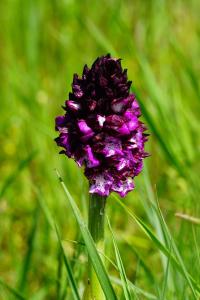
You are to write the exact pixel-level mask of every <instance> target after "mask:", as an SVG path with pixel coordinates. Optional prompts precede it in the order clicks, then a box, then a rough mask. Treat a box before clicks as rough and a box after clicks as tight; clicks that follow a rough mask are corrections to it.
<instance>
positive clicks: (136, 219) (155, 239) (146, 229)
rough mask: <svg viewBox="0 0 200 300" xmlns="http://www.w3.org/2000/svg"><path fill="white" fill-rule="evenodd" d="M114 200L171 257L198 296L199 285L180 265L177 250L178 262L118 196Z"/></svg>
mask: <svg viewBox="0 0 200 300" xmlns="http://www.w3.org/2000/svg"><path fill="white" fill-rule="evenodd" d="M113 198H114V199H115V200H116V201H117V202H118V203H119V204H120V206H121V207H122V208H123V209H124V210H125V211H126V212H127V213H128V214H129V216H130V217H131V218H132V219H134V221H135V222H136V223H137V224H138V225H139V226H140V228H141V229H142V230H143V232H144V233H145V234H146V235H147V236H148V237H149V238H150V239H151V240H152V241H153V242H154V244H155V245H156V246H157V248H158V249H159V250H160V251H162V253H163V254H165V256H167V257H168V258H169V257H170V260H171V261H172V262H173V264H174V265H175V266H176V268H177V270H178V271H179V272H180V273H181V274H182V275H183V276H184V277H185V279H186V280H187V281H188V283H189V286H190V287H191V289H192V291H193V293H194V295H195V294H196V293H195V292H194V289H196V290H197V291H198V292H200V286H199V285H198V283H197V282H196V281H195V280H194V279H193V278H192V276H191V275H189V274H188V272H187V271H186V269H185V267H184V266H183V265H182V263H181V264H180V261H182V260H181V258H180V255H178V251H177V248H175V249H176V253H175V254H176V256H177V255H178V261H177V259H176V257H174V256H173V255H171V254H170V251H169V250H168V248H167V247H165V246H164V245H163V244H162V243H161V242H160V241H159V239H158V238H157V237H156V236H155V234H154V233H153V232H152V230H151V229H150V228H149V227H148V226H147V225H146V224H145V223H144V222H143V221H142V220H141V219H140V218H138V217H137V216H136V215H135V214H134V213H133V212H131V211H130V210H129V208H128V207H126V205H125V204H124V203H122V202H121V201H120V200H119V199H118V198H117V197H116V196H114V195H113ZM172 247H173V249H174V247H175V245H174V243H173V241H172Z"/></svg>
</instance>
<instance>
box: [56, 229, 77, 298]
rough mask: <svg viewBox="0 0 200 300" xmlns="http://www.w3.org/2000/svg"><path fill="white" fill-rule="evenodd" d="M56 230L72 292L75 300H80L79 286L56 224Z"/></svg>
mask: <svg viewBox="0 0 200 300" xmlns="http://www.w3.org/2000/svg"><path fill="white" fill-rule="evenodd" d="M55 230H56V234H57V237H58V241H59V245H60V249H61V253H62V255H63V259H64V264H65V268H66V271H67V276H68V279H69V284H70V287H71V290H72V294H73V297H74V300H80V296H79V293H78V288H77V285H76V281H75V279H74V276H73V272H72V269H71V266H70V263H69V262H68V259H67V256H66V255H65V252H64V249H63V246H62V242H61V238H60V234H59V231H58V227H57V226H56V224H55Z"/></svg>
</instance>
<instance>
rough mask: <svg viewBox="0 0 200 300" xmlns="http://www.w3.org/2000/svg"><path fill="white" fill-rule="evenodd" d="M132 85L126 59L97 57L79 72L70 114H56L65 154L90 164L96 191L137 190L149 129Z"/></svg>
mask: <svg viewBox="0 0 200 300" xmlns="http://www.w3.org/2000/svg"><path fill="white" fill-rule="evenodd" d="M130 86H131V81H128V79H127V70H126V69H125V70H123V69H122V67H121V60H120V59H115V58H111V57H110V55H109V54H108V55H106V56H102V57H100V58H97V60H96V61H95V62H94V63H93V65H92V67H91V69H89V68H88V67H87V66H85V67H84V69H83V74H82V77H79V76H78V75H77V74H75V75H74V79H73V83H72V93H69V100H67V101H66V102H65V106H64V110H65V111H66V113H65V115H64V116H59V117H57V118H56V130H57V131H59V137H57V138H56V139H55V141H56V143H57V145H58V146H60V147H62V148H63V150H62V151H61V153H64V154H66V155H67V156H68V157H71V158H73V159H74V160H75V161H76V163H77V164H78V166H84V169H85V176H86V177H87V178H88V180H89V183H90V193H96V194H99V195H101V196H108V195H109V194H110V193H111V192H112V191H115V192H117V193H119V194H120V196H121V197H124V196H125V195H126V194H127V193H128V192H129V191H131V190H133V189H134V184H133V180H132V179H133V178H134V177H135V176H137V175H138V174H139V173H140V172H141V170H142V167H143V159H144V158H145V157H146V156H148V154H147V153H146V152H145V151H144V144H145V142H146V141H147V137H148V134H146V133H145V131H146V127H145V125H144V124H143V123H142V122H141V121H140V120H139V117H140V116H141V111H140V107H139V104H138V102H137V100H136V99H135V95H134V94H132V93H130Z"/></svg>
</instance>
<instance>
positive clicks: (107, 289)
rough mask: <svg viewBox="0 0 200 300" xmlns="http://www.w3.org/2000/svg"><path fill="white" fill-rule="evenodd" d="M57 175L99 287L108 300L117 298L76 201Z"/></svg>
mask: <svg viewBox="0 0 200 300" xmlns="http://www.w3.org/2000/svg"><path fill="white" fill-rule="evenodd" d="M57 175H58V178H59V180H60V183H61V185H62V187H63V190H64V192H65V194H66V195H67V198H68V200H69V203H70V205H71V208H72V210H73V213H74V216H75V218H76V221H77V223H78V225H79V228H80V231H81V234H82V237H83V240H84V242H85V246H86V248H87V251H88V255H89V257H90V260H91V262H92V265H93V267H94V270H95V272H96V274H97V277H98V279H99V282H100V284H101V287H102V289H103V291H104V294H105V296H106V298H107V299H108V300H116V299H117V297H116V294H115V292H114V290H113V287H112V284H111V282H110V279H109V277H108V274H107V272H106V270H105V268H104V265H103V263H102V261H101V258H100V256H99V254H98V251H97V249H96V247H95V243H94V241H93V239H92V236H91V234H90V232H89V229H88V227H87V225H86V223H85V222H84V220H83V218H82V216H81V213H80V210H79V209H78V206H77V205H76V202H75V201H74V199H73V198H72V196H71V194H70V193H69V191H68V189H67V187H66V185H65V184H64V182H63V180H62V178H61V176H60V175H59V173H58V172H57Z"/></svg>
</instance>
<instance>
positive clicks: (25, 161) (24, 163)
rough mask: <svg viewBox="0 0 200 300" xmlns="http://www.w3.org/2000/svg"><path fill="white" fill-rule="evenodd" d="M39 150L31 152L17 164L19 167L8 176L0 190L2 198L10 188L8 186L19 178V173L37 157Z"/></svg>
mask: <svg viewBox="0 0 200 300" xmlns="http://www.w3.org/2000/svg"><path fill="white" fill-rule="evenodd" d="M36 153H37V151H33V152H31V154H29V155H28V156H27V157H26V158H25V159H23V160H22V161H21V162H20V163H19V165H18V166H17V169H16V170H15V171H14V172H13V173H12V174H11V175H9V176H8V177H7V179H6V180H5V182H4V185H3V187H2V188H1V191H0V200H1V199H2V197H3V196H4V194H5V192H6V190H7V189H8V187H9V186H10V185H11V184H12V183H13V182H14V181H15V179H16V178H17V176H18V174H19V173H20V172H21V171H22V170H23V169H24V168H25V167H26V166H27V165H28V164H29V163H30V161H31V160H32V159H33V158H34V157H35V155H36Z"/></svg>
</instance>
